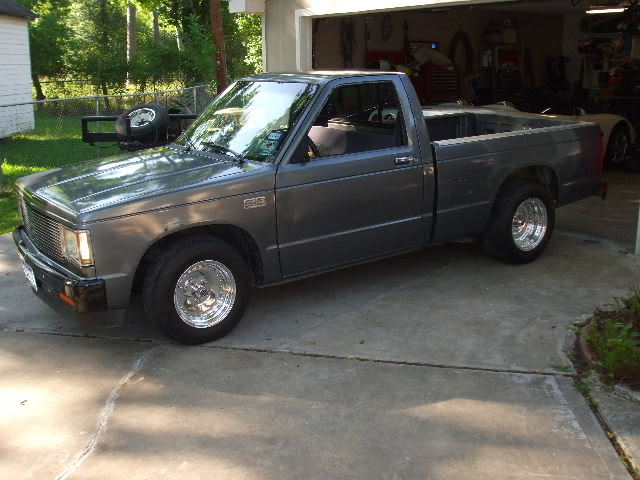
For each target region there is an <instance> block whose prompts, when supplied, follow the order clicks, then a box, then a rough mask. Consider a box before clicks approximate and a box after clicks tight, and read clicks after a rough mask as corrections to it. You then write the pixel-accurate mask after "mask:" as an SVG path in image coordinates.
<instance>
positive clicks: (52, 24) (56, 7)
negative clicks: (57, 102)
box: [22, 0, 73, 100]
mask: <svg viewBox="0 0 640 480" xmlns="http://www.w3.org/2000/svg"><path fill="white" fill-rule="evenodd" d="M22 3H23V4H24V5H25V6H26V7H27V8H29V9H30V10H31V11H32V12H34V13H36V14H37V15H38V18H36V19H35V20H34V21H33V22H31V24H30V25H29V44H30V48H31V77H32V79H33V85H34V87H35V89H36V98H37V99H38V100H44V98H45V95H44V92H43V91H42V86H41V84H40V79H41V78H42V77H59V76H61V75H64V74H65V73H66V72H67V71H68V68H67V64H66V59H67V57H68V56H69V54H70V44H71V41H70V39H71V37H72V35H73V31H72V30H71V28H70V27H69V25H68V18H69V14H70V11H71V0H22Z"/></svg>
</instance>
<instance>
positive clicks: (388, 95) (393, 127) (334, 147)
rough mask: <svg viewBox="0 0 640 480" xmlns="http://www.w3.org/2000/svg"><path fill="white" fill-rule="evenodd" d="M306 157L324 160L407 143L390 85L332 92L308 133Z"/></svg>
mask: <svg viewBox="0 0 640 480" xmlns="http://www.w3.org/2000/svg"><path fill="white" fill-rule="evenodd" d="M308 136H309V139H310V140H311V150H312V151H313V152H312V153H310V156H319V157H328V156H333V155H347V154H350V153H358V152H366V151H373V150H382V149H385V148H392V147H398V146H402V145H406V144H407V140H406V138H407V135H406V128H405V125H404V119H403V116H402V110H401V109H400V104H399V101H398V95H397V93H396V89H395V87H394V86H393V83H392V82H375V83H374V82H370V83H363V84H353V85H344V86H341V87H337V88H335V89H334V90H333V92H332V93H331V95H330V96H329V98H328V100H327V102H326V103H325V105H324V107H323V108H322V111H321V112H320V113H319V114H318V116H317V118H316V119H315V121H314V123H313V126H312V127H311V129H310V130H309V134H308Z"/></svg>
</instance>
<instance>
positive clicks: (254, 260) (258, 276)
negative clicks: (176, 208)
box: [133, 225, 263, 291]
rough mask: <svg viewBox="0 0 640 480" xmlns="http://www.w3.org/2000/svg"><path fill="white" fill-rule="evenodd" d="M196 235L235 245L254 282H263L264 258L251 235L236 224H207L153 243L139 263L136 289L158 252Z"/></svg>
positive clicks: (135, 276) (139, 287)
mask: <svg viewBox="0 0 640 480" xmlns="http://www.w3.org/2000/svg"><path fill="white" fill-rule="evenodd" d="M195 235H199V236H204V235H208V236H211V237H214V238H218V239H220V240H223V241H224V242H227V243H228V244H229V245H231V246H232V247H234V248H235V249H236V250H238V252H239V253H240V255H242V257H243V258H244V260H245V261H246V262H247V265H248V266H249V270H250V271H251V277H252V278H251V280H252V283H253V284H260V283H262V278H263V276H262V273H263V272H262V258H261V256H260V250H259V249H258V245H257V244H256V242H255V240H254V239H253V238H252V237H251V235H249V233H247V231H246V230H244V229H242V228H239V227H236V226H234V225H206V226H200V227H193V228H188V229H186V230H181V231H179V232H175V233H173V234H171V235H167V236H166V237H162V238H161V239H159V240H158V241H156V242H155V243H154V244H153V245H151V246H150V247H149V248H148V249H147V251H146V252H145V253H144V255H143V256H142V258H141V259H140V262H139V263H138V268H137V269H136V273H135V275H134V278H133V289H134V291H139V290H140V289H141V288H142V282H143V281H144V277H145V275H146V273H147V269H148V268H149V265H150V264H151V262H152V260H153V258H154V256H155V255H156V254H157V252H159V251H160V250H162V249H163V248H164V247H166V246H167V245H168V244H170V243H171V242H174V241H175V240H177V239H180V238H184V237H188V236H195Z"/></svg>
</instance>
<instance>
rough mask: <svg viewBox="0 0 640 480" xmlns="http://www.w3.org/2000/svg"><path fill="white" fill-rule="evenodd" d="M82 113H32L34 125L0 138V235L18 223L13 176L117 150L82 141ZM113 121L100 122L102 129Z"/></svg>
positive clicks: (16, 177) (96, 156) (114, 147)
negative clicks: (19, 132)
mask: <svg viewBox="0 0 640 480" xmlns="http://www.w3.org/2000/svg"><path fill="white" fill-rule="evenodd" d="M81 116H82V114H80V113H78V114H65V115H62V114H60V113H56V112H43V111H37V112H35V123H36V128H35V129H34V130H32V131H30V132H26V133H23V134H20V135H14V136H13V137H10V138H5V139H1V140H0V159H1V160H2V171H3V179H2V192H0V234H2V233H7V232H10V231H11V230H13V229H14V228H15V227H16V226H17V225H19V223H20V219H19V216H18V209H17V205H16V200H15V195H14V185H15V181H16V179H18V178H20V177H23V176H25V175H30V174H32V173H36V172H40V171H42V170H48V169H51V168H56V167H62V166H65V165H70V164H72V163H78V162H82V161H85V160H90V159H94V158H98V157H104V156H107V155H113V154H115V153H118V151H119V150H118V147H117V146H108V147H107V148H97V147H92V146H91V145H88V144H86V143H83V142H82V130H81V125H80V117H81ZM109 129H113V124H109V125H107V124H105V125H102V130H105V131H107V130H109Z"/></svg>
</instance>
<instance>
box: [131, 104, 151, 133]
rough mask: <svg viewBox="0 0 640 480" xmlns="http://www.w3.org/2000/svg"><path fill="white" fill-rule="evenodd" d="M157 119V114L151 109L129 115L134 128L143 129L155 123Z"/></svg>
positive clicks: (136, 111)
mask: <svg viewBox="0 0 640 480" xmlns="http://www.w3.org/2000/svg"><path fill="white" fill-rule="evenodd" d="M155 118H156V112H155V111H154V110H153V109H151V108H140V109H138V110H134V111H133V112H131V113H130V114H129V121H130V122H131V126H132V127H136V128H137V127H142V126H143V125H147V124H148V123H151V122H153V120H154V119H155Z"/></svg>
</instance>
